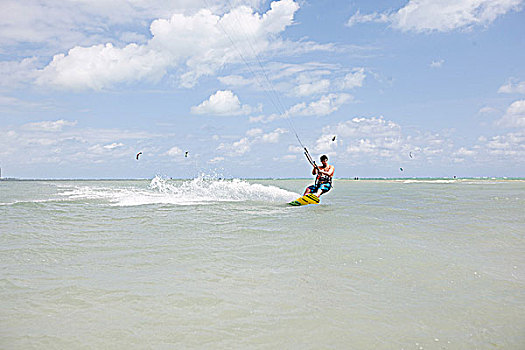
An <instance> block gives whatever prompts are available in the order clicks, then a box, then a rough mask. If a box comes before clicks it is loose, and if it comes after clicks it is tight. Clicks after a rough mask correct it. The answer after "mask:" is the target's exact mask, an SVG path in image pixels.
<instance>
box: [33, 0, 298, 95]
mask: <svg viewBox="0 0 525 350" xmlns="http://www.w3.org/2000/svg"><path fill="white" fill-rule="evenodd" d="M298 9H299V5H298V4H297V3H296V2H294V1H293V0H280V1H274V2H272V3H271V5H270V9H269V10H268V11H267V12H266V13H263V14H259V13H256V12H254V10H253V9H252V8H250V7H247V6H238V7H236V8H233V9H231V11H230V12H228V13H226V14H224V15H223V16H218V15H215V14H213V13H212V12H211V11H210V10H208V9H202V10H200V11H198V12H197V13H195V14H192V15H186V14H184V13H175V14H173V15H172V16H171V17H170V18H168V19H164V18H160V19H156V20H154V21H153V22H152V23H151V26H150V32H151V36H152V37H151V39H150V40H148V41H147V42H146V43H145V44H136V43H130V44H128V45H125V46H123V47H120V46H117V45H114V44H112V43H106V44H98V45H94V46H90V47H82V46H76V47H74V48H72V49H70V50H69V51H68V53H67V54H58V55H55V56H54V57H53V60H52V61H51V63H50V64H49V65H47V66H46V67H45V68H44V69H43V70H41V71H40V76H39V77H38V79H37V83H38V84H41V85H51V86H56V87H59V88H65V89H94V90H100V89H104V88H108V87H112V86H113V85H115V84H117V83H129V82H135V81H141V80H152V81H156V80H158V79H160V78H162V77H164V76H165V75H166V74H167V73H168V71H172V70H174V68H178V71H177V74H178V76H177V78H178V81H179V83H180V85H181V86H184V87H192V86H194V85H195V84H196V82H197V80H198V79H199V78H200V77H202V76H204V75H211V74H215V72H216V71H217V70H218V69H220V68H221V67H223V66H225V65H226V64H230V63H236V62H241V58H240V56H241V55H240V54H239V52H241V53H242V56H243V57H244V58H245V59H250V58H253V57H255V56H256V55H259V54H260V53H262V52H264V51H265V50H269V49H270V44H271V43H272V42H274V41H278V40H280V39H279V38H278V37H277V34H278V33H280V32H282V31H283V30H284V29H285V28H286V27H287V26H289V25H291V24H292V23H293V17H294V14H295V12H296V11H297V10H298ZM232 41H233V42H235V43H236V44H235V49H233V48H232V43H231V42H232Z"/></svg>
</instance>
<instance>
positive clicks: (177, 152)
mask: <svg viewBox="0 0 525 350" xmlns="http://www.w3.org/2000/svg"><path fill="white" fill-rule="evenodd" d="M165 155H167V156H170V157H177V156H180V155H182V149H180V148H179V147H177V146H173V147H171V148H170V149H169V150H168V151H167V152H166V153H165Z"/></svg>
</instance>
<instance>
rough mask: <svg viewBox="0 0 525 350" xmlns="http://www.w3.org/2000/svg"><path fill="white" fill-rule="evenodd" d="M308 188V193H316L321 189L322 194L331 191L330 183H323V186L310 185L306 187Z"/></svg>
mask: <svg viewBox="0 0 525 350" xmlns="http://www.w3.org/2000/svg"><path fill="white" fill-rule="evenodd" d="M308 188H309V189H310V192H317V191H318V190H319V189H321V191H323V192H328V191H330V190H331V189H332V184H330V183H324V184H319V185H317V186H316V185H312V186H308Z"/></svg>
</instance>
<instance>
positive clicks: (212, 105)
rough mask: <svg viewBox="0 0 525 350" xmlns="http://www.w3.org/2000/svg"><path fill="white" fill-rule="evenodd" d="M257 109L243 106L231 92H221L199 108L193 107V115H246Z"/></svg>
mask: <svg viewBox="0 0 525 350" xmlns="http://www.w3.org/2000/svg"><path fill="white" fill-rule="evenodd" d="M255 110H256V109H254V108H252V107H250V106H248V105H243V104H241V102H240V101H239V98H238V97H237V96H236V95H235V94H234V93H233V92H232V91H230V90H219V91H217V92H216V93H215V94H213V95H211V96H210V98H209V99H207V100H205V101H203V102H202V103H201V104H200V105H198V106H193V107H191V113H193V114H211V115H219V116H225V115H246V114H250V113H252V112H253V111H255Z"/></svg>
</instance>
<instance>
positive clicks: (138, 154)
mask: <svg viewBox="0 0 525 350" xmlns="http://www.w3.org/2000/svg"><path fill="white" fill-rule="evenodd" d="M141 154H142V152H139V153H137V160H139V156H140V155H141Z"/></svg>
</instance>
